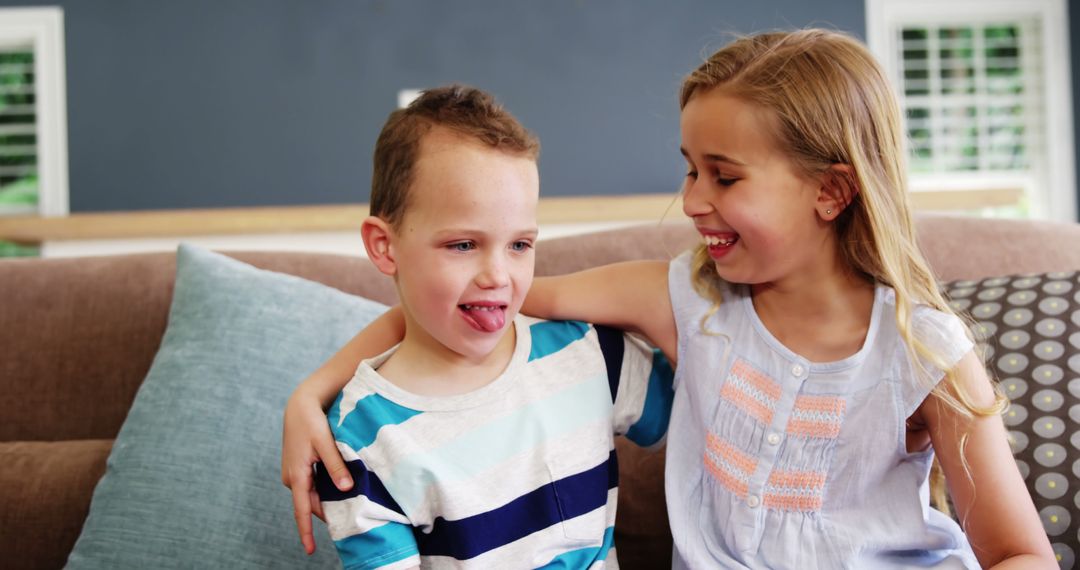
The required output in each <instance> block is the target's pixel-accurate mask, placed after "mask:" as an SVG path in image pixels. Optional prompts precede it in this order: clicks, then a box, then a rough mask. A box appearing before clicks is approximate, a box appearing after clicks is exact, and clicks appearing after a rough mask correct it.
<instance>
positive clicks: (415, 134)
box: [371, 85, 540, 228]
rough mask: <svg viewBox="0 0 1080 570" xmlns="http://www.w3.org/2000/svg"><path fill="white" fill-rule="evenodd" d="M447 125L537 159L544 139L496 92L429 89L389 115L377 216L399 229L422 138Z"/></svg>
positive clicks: (374, 190) (376, 186) (378, 160)
mask: <svg viewBox="0 0 1080 570" xmlns="http://www.w3.org/2000/svg"><path fill="white" fill-rule="evenodd" d="M435 127H444V128H447V129H450V130H451V131H453V132H455V133H457V134H460V135H462V136H464V137H467V138H470V139H474V140H477V141H479V142H481V143H484V144H485V145H487V146H489V147H491V148H492V149H496V150H500V151H503V152H508V153H512V154H521V155H524V156H527V157H529V158H531V159H533V160H536V159H537V157H539V155H540V141H539V140H538V139H537V138H536V136H535V135H533V134H532V133H531V132H529V130H528V129H526V128H525V127H524V126H523V125H522V124H521V123H520V122H518V120H517V119H516V118H515V117H514V116H513V115H511V114H510V112H509V111H507V110H505V109H503V107H502V105H499V103H498V102H496V101H495V98H494V97H492V96H491V95H490V94H488V93H486V92H484V91H482V90H480V89H476V88H474V87H468V86H464V85H448V86H445V87H436V88H434V89H428V90H426V91H423V92H422V93H421V94H420V96H419V97H417V98H416V99H415V100H414V101H413V102H412V103H410V104H409V105H408V106H407V107H405V108H403V109H398V110H396V111H394V112H393V113H390V116H389V117H387V119H386V123H385V124H383V128H382V132H380V133H379V138H378V140H377V141H376V143H375V155H374V169H373V172H372V176H371V215H373V216H377V217H379V218H382V219H383V220H384V221H385V222H386V223H388V224H390V226H391V227H393V228H396V227H397V226H398V224H400V223H401V220H402V218H404V216H405V209H406V208H407V207H408V205H409V204H408V202H409V190H410V188H409V187H410V185H411V184H412V179H413V172H414V171H415V168H416V162H417V160H418V159H419V154H420V140H421V139H422V138H423V137H424V135H425V134H427V133H428V132H430V131H431V129H433V128H435Z"/></svg>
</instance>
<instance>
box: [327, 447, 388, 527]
mask: <svg viewBox="0 0 1080 570" xmlns="http://www.w3.org/2000/svg"><path fill="white" fill-rule="evenodd" d="M345 467H346V468H348V470H349V473H350V474H351V475H352V479H353V487H352V489H349V490H348V491H339V490H338V488H337V487H335V486H334V482H333V481H332V480H331V479H330V473H329V472H327V471H326V466H324V465H323V464H322V462H321V461H320V462H318V463H316V464H315V490H316V491H317V492H318V493H319V500H321V501H324V502H326V501H344V500H345V499H351V498H353V497H359V496H360V495H363V496H365V497H367V498H368V499H369V500H370V501H371V502H373V503H376V504H379V505H382V506H384V507H386V508H388V509H390V510H391V511H394V512H395V513H398V514H401V515H404V514H405V511H404V510H402V508H401V507H400V506H398V504H397V501H395V500H394V498H393V497H391V496H390V492H389V491H387V490H386V486H385V485H383V483H382V481H380V480H379V478H378V476H376V475H375V473H373V472H371V471H368V469H367V467H365V466H364V462H363V461H361V460H359V459H356V460H354V461H348V462H346V463H345Z"/></svg>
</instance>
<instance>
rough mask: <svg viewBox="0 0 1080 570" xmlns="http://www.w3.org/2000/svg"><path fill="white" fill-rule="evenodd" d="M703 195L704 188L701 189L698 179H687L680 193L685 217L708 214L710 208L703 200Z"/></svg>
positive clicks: (706, 201)
mask: <svg viewBox="0 0 1080 570" xmlns="http://www.w3.org/2000/svg"><path fill="white" fill-rule="evenodd" d="M705 194H706V193H705V188H702V187H701V184H699V183H698V179H696V178H689V177H687V179H686V183H685V184H683V191H682V195H683V196H682V209H683V213H684V214H686V217H688V218H693V217H696V216H700V215H703V214H707V213H709V211H710V210H711V209H712V206H711V205H710V204H709V202H708V200H706V199H705Z"/></svg>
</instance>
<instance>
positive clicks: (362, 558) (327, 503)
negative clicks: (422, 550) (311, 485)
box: [315, 459, 420, 570]
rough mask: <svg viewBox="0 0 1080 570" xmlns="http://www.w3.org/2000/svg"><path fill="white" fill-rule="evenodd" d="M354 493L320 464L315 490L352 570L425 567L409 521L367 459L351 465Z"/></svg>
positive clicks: (338, 546) (332, 533)
mask: <svg viewBox="0 0 1080 570" xmlns="http://www.w3.org/2000/svg"><path fill="white" fill-rule="evenodd" d="M346 466H347V467H348V469H349V472H350V474H351V475H352V478H353V488H352V489H350V490H349V491H345V492H342V491H339V490H338V489H337V487H335V486H334V484H333V482H332V481H331V480H330V475H329V474H328V473H327V472H326V470H325V469H324V468H323V465H322V463H318V464H316V470H315V489H316V491H317V492H318V493H319V499H320V500H321V501H322V504H323V514H324V515H325V516H326V525H327V527H328V528H329V530H330V538H332V539H333V540H334V546H335V547H336V548H337V551H338V555H339V556H340V557H341V562H342V565H343V566H344V567H345V569H346V570H353V569H363V570H369V569H370V570H375V569H379V570H397V569H399V568H412V567H414V566H419V565H420V554H419V550H418V548H417V545H416V538H415V537H414V536H413V530H412V526H411V525H410V524H409V521H408V518H406V517H405V515H404V514H403V513H402V512H401V507H399V506H398V505H397V503H396V502H395V501H394V499H393V498H392V497H391V496H390V494H389V493H388V492H387V491H386V487H384V486H383V484H382V482H381V481H379V478H378V477H377V476H376V475H375V473H373V472H371V471H369V470H368V469H367V468H366V467H365V466H364V463H363V461H362V460H359V459H356V460H353V461H349V462H347V463H346Z"/></svg>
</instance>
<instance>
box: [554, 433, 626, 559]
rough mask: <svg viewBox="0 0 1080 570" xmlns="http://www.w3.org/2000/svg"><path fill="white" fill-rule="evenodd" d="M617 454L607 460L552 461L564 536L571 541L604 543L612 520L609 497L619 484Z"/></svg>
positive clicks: (555, 502) (558, 510) (591, 458)
mask: <svg viewBox="0 0 1080 570" xmlns="http://www.w3.org/2000/svg"><path fill="white" fill-rule="evenodd" d="M618 469H619V467H618V462H617V461H616V459H615V451H614V450H611V452H610V454H609V455H608V456H606V457H599V456H597V457H590V458H575V459H573V460H563V461H558V460H556V461H549V462H548V473H549V475H550V477H551V490H552V498H553V501H554V507H555V509H556V513H557V518H558V520H559V525H560V526H561V528H562V535H563V536H564V537H565V538H566V539H567V540H570V541H575V542H588V543H593V544H597V545H599V544H601V543H602V542H603V540H604V533H605V532H606V530H607V527H608V526H609V524H614V521H611V522H610V523H609V521H608V515H609V513H608V509H607V504H608V497H609V496H610V497H612V499H613V500H614V497H615V493H616V492H617V491H616V489H617V484H618V476H619V475H618Z"/></svg>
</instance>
